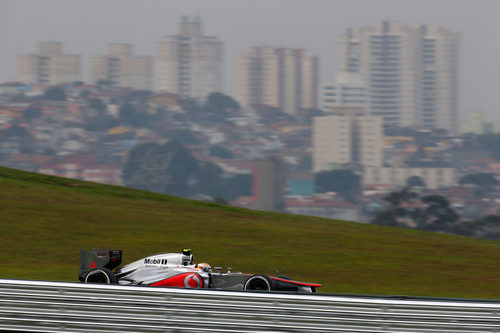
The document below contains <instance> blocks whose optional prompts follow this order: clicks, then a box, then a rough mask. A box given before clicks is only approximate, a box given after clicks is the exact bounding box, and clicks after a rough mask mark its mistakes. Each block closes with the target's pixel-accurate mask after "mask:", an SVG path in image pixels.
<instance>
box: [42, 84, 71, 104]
mask: <svg viewBox="0 0 500 333" xmlns="http://www.w3.org/2000/svg"><path fill="white" fill-rule="evenodd" d="M43 96H44V97H45V98H47V99H50V100H53V101H64V100H66V92H64V89H62V88H61V87H50V88H49V89H47V90H45V92H44V94H43Z"/></svg>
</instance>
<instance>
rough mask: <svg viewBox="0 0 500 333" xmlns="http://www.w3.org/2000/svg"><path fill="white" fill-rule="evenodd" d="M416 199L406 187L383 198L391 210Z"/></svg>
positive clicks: (414, 194)
mask: <svg viewBox="0 0 500 333" xmlns="http://www.w3.org/2000/svg"><path fill="white" fill-rule="evenodd" d="M417 197H418V195H417V193H415V192H412V191H410V190H409V189H408V188H407V187H405V188H403V189H402V190H401V191H396V192H391V193H389V194H388V195H386V196H385V197H384V201H387V202H388V203H389V204H390V205H391V207H392V208H395V207H399V205H401V203H402V202H405V201H410V200H412V199H416V198H417Z"/></svg>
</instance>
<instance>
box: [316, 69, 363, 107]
mask: <svg viewBox="0 0 500 333" xmlns="http://www.w3.org/2000/svg"><path fill="white" fill-rule="evenodd" d="M318 105H319V109H320V110H322V111H325V112H330V111H331V110H332V108H333V107H335V106H363V107H368V87H367V86H366V84H365V82H364V81H363V80H362V78H361V75H360V74H359V73H350V72H340V73H338V74H337V79H336V81H335V82H334V83H323V84H322V85H321V87H320V93H319V102H318Z"/></svg>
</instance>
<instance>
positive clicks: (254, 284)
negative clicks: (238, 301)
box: [243, 275, 274, 291]
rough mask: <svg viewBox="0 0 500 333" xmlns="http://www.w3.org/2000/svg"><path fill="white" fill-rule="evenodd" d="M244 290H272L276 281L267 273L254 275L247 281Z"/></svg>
mask: <svg viewBox="0 0 500 333" xmlns="http://www.w3.org/2000/svg"><path fill="white" fill-rule="evenodd" d="M243 290H259V291H271V290H274V282H273V281H272V280H271V279H270V278H269V277H268V276H267V275H253V276H251V277H250V278H249V279H248V280H247V282H245V286H244V287H243Z"/></svg>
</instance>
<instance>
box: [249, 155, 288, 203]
mask: <svg viewBox="0 0 500 333" xmlns="http://www.w3.org/2000/svg"><path fill="white" fill-rule="evenodd" d="M284 180H285V176H284V168H283V162H282V161H281V160H279V159H278V158H270V159H266V160H262V161H259V162H257V164H256V166H255V168H254V172H253V195H254V198H255V205H254V208H255V209H259V210H267V211H281V210H283V206H284V203H283V202H284V199H283V197H284V190H285V181H284Z"/></svg>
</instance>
